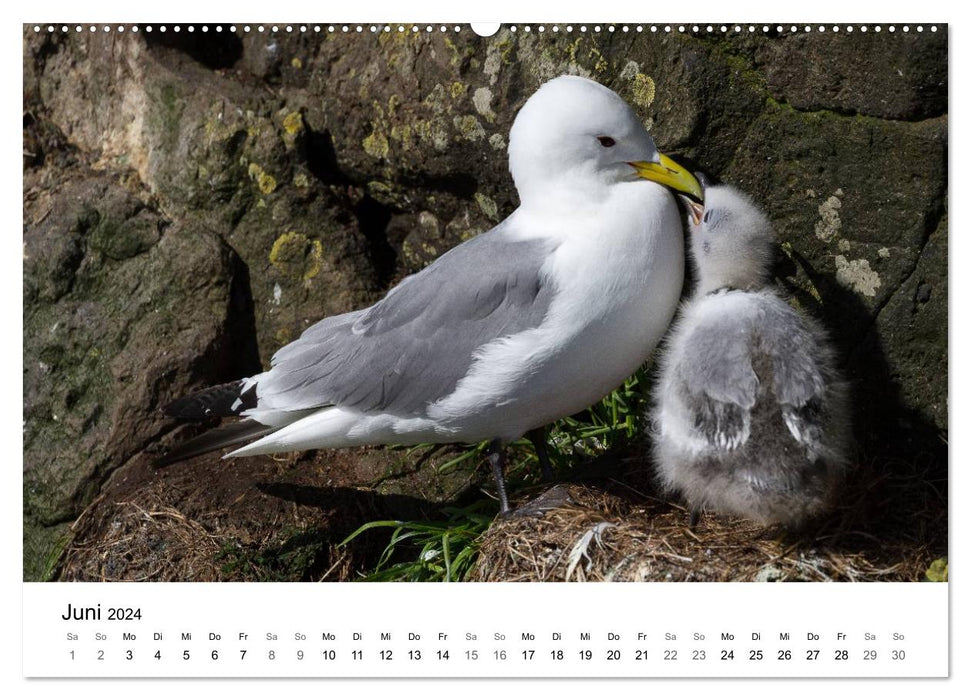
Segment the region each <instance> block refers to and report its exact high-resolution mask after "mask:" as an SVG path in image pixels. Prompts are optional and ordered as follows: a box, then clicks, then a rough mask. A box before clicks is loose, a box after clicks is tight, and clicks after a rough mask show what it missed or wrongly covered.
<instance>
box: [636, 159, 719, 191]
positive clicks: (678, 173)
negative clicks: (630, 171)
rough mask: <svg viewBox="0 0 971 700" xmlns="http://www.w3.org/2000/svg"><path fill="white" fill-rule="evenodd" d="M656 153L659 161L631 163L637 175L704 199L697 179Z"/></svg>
mask: <svg viewBox="0 0 971 700" xmlns="http://www.w3.org/2000/svg"><path fill="white" fill-rule="evenodd" d="M658 155H659V156H660V161H661V162H660V163H651V162H648V161H646V160H637V161H634V162H632V163H631V165H632V166H633V168H634V170H635V171H636V172H637V176H638V177H642V178H644V179H645V180H651V181H652V182H656V183H658V184H659V185H664V186H665V187H670V188H671V189H672V190H674V191H675V192H680V193H681V194H684V195H687V196H688V197H691V198H692V199H694V200H695V201H698V202H702V201H704V193H703V192H702V190H701V183H700V182H698V179H697V178H696V177H695V176H694V175H692V174H691V173H690V172H688V171H687V170H685V169H684V168H682V167H681V166H680V165H678V164H677V163H675V162H674V161H673V160H671V159H670V158H668V157H667V156H666V155H664V154H658Z"/></svg>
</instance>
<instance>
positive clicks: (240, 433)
mask: <svg viewBox="0 0 971 700" xmlns="http://www.w3.org/2000/svg"><path fill="white" fill-rule="evenodd" d="M274 430H276V428H271V427H269V426H266V425H263V424H262V423H257V422H256V421H254V420H243V421H239V422H235V423H230V424H229V425H221V426H219V427H218V428H214V429H212V430H209V431H207V432H205V433H203V434H202V435H199V436H197V437H194V438H192V439H191V440H187V441H186V442H183V443H182V444H181V445H176V446H175V447H173V448H172V449H171V450H169V451H168V452H167V453H166V454H164V455H162V456H161V457H159V458H158V459H156V460H155V461H154V462H153V463H152V466H153V467H155V468H162V467H167V466H169V465H170V464H175V463H176V462H182V461H184V460H186V459H190V458H191V457H198V456H199V455H202V454H206V453H207V452H212V451H214V450H219V449H222V448H224V447H230V446H231V445H236V444H238V443H240V442H245V441H247V440H252V439H255V438H261V437H263V436H264V435H269V434H270V433H272V432H273V431H274Z"/></svg>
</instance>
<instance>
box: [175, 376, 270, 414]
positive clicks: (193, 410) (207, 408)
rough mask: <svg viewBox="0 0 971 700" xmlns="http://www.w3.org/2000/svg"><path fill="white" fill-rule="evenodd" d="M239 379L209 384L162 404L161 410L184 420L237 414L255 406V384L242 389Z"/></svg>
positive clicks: (241, 382)
mask: <svg viewBox="0 0 971 700" xmlns="http://www.w3.org/2000/svg"><path fill="white" fill-rule="evenodd" d="M243 386H244V383H243V381H241V380H236V381H233V382H227V383H226V384H218V385H216V386H211V387H209V388H207V389H203V390H202V391H197V392H196V393H194V394H190V395H189V396H184V397H182V398H180V399H176V400H175V401H173V402H172V403H170V404H168V405H166V406H164V407H163V408H162V412H163V413H165V415H167V416H171V417H172V418H178V419H179V420H185V421H194V422H198V421H204V420H209V419H211V418H228V417H230V416H238V415H239V414H241V413H242V412H243V411H245V410H246V409H248V408H254V407H255V406H256V385H255V384H254V385H252V386H250V387H249V388H248V389H246V391H243Z"/></svg>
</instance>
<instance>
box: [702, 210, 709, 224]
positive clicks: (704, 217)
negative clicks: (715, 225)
mask: <svg viewBox="0 0 971 700" xmlns="http://www.w3.org/2000/svg"><path fill="white" fill-rule="evenodd" d="M710 218H711V210H710V209H709V210H708V211H706V212H705V215H704V216H703V217H702V218H701V220H702V221H704V222H705V223H706V224H707V223H708V219H710Z"/></svg>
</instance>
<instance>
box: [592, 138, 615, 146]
mask: <svg viewBox="0 0 971 700" xmlns="http://www.w3.org/2000/svg"><path fill="white" fill-rule="evenodd" d="M597 140H598V141H599V142H600V145H601V146H603V147H604V148H610V147H611V146H614V145H616V144H617V142H616V141H614V140H613V139H612V138H610V137H609V136H598V137H597Z"/></svg>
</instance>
